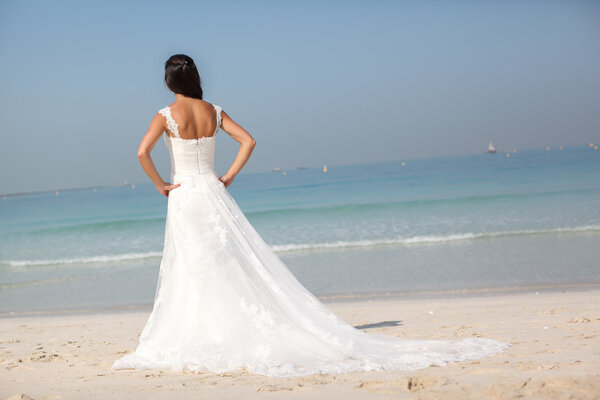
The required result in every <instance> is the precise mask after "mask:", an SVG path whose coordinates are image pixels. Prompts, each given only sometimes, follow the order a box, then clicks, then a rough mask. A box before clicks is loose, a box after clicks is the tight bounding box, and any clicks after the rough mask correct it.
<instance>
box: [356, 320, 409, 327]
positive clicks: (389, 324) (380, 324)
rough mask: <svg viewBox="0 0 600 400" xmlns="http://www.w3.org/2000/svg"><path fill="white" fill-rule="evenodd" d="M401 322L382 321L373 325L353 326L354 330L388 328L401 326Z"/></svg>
mask: <svg viewBox="0 0 600 400" xmlns="http://www.w3.org/2000/svg"><path fill="white" fill-rule="evenodd" d="M401 325H402V321H383V322H376V323H374V324H366V325H358V326H355V328H356V329H373V328H386V327H389V326H401Z"/></svg>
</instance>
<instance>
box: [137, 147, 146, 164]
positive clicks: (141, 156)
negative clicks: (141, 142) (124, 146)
mask: <svg viewBox="0 0 600 400" xmlns="http://www.w3.org/2000/svg"><path fill="white" fill-rule="evenodd" d="M148 154H149V153H148V152H147V151H146V150H142V149H140V150H138V153H137V158H138V160H140V161H141V160H143V159H145V158H146V157H148Z"/></svg>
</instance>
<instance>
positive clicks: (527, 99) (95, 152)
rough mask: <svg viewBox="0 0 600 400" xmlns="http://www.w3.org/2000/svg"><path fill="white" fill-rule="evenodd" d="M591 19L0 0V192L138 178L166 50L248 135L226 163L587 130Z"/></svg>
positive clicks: (360, 7) (573, 13) (588, 4)
mask: <svg viewBox="0 0 600 400" xmlns="http://www.w3.org/2000/svg"><path fill="white" fill-rule="evenodd" d="M599 37H600V2H596V1H551V0H548V1H510V0H504V1H458V0H457V1H427V0H421V1H370V2H367V1H362V2H359V1H294V2H292V1H246V2H242V1H238V2H229V1H218V2H216V1H215V2H202V1H194V2H184V1H169V2H165V1H161V2H158V1H156V2H153V1H144V2H141V1H140V2H132V1H129V2H128V1H122V2H110V1H101V2H100V1H98V2H82V1H71V2H66V1H52V2H47V1H6V0H0V53H1V59H2V62H1V63H0V88H1V90H0V119H1V120H2V122H3V124H2V130H1V132H0V134H1V139H2V146H0V168H1V171H2V172H1V173H0V185H1V189H0V193H12V192H20V191H34V190H48V189H61V188H70V187H78V186H93V185H105V184H119V183H122V182H123V181H125V180H128V181H130V182H147V178H146V176H145V174H144V172H143V170H142V169H141V167H140V166H139V164H138V161H137V157H136V153H137V148H138V145H139V142H140V140H141V138H142V137H143V135H144V134H145V132H146V130H147V128H148V125H149V123H150V121H151V119H152V117H153V116H154V114H155V113H156V111H157V110H158V109H160V108H162V107H163V106H165V105H167V104H170V103H171V102H172V101H173V100H174V96H173V95H172V94H171V93H170V92H169V91H168V89H167V88H166V87H165V85H164V83H163V68H164V62H165V61H166V59H167V58H168V57H169V56H170V55H172V54H176V53H185V54H188V55H189V56H191V57H192V58H193V59H194V60H195V62H196V64H197V65H198V67H199V70H200V74H201V78H202V80H203V88H204V91H205V100H207V101H209V102H211V103H215V104H218V105H221V106H222V107H223V109H224V110H225V111H227V113H228V114H229V115H230V116H231V117H232V118H233V119H234V120H236V121H237V122H238V123H240V124H241V125H242V126H244V127H245V128H246V129H247V130H248V131H249V132H250V133H251V134H252V135H253V136H254V138H255V139H256V141H257V146H256V148H255V151H254V153H253V155H252V157H251V159H250V160H249V161H248V163H247V164H246V166H245V168H244V170H243V171H242V173H246V172H259V171H267V170H270V169H272V168H273V167H275V166H279V167H281V168H282V169H292V168H296V167H297V166H322V165H323V164H327V165H328V166H335V165H343V164H356V163H365V162H373V161H391V160H409V159H414V158H427V157H435V156H448V155H460V154H471V153H477V152H481V151H483V150H484V149H485V148H486V147H487V144H488V141H490V140H492V141H493V142H494V144H495V145H496V147H497V148H498V149H499V150H503V149H512V148H517V149H526V148H536V147H545V146H547V145H549V146H558V145H564V146H568V145H578V144H586V143H589V142H598V141H600V113H599V110H600V41H599V40H598V38H599ZM219 135H221V137H220V138H219V139H218V140H217V154H216V168H217V171H218V172H219V174H223V173H225V172H226V171H227V169H228V168H229V165H230V164H231V163H232V162H233V160H234V158H235V155H236V152H237V149H238V144H237V142H235V141H234V140H233V139H232V138H230V137H229V136H227V134H226V133H224V132H223V131H221V132H220V133H219ZM153 157H154V159H155V161H156V163H157V165H158V167H159V171H160V172H161V173H162V174H163V177H164V178H166V179H167V178H168V173H169V167H170V166H169V161H168V155H167V153H166V151H165V149H164V144H162V142H159V143H158V144H157V147H156V150H155V152H154V153H153Z"/></svg>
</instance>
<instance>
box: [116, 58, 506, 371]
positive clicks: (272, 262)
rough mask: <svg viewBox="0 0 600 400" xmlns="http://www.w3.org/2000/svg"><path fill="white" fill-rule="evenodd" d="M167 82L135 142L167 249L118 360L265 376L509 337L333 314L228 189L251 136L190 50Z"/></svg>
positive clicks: (490, 349)
mask: <svg viewBox="0 0 600 400" xmlns="http://www.w3.org/2000/svg"><path fill="white" fill-rule="evenodd" d="M165 82H166V84H167V86H168V87H169V89H170V90H171V91H173V93H175V96H176V100H175V102H174V103H173V104H172V105H171V106H167V107H165V108H162V109H161V110H159V111H158V113H157V114H156V115H155V116H154V119H153V120H152V123H151V125H150V129H149V130H148V132H147V133H146V135H145V137H144V139H143V140H142V143H141V145H140V149H139V152H138V157H139V160H140V163H141V164H142V167H143V168H144V170H145V171H146V173H147V174H148V176H149V177H150V179H151V180H152V182H154V184H155V185H156V188H157V190H158V191H159V192H160V193H162V194H164V195H165V196H168V207H167V218H166V226H165V241H164V250H163V258H162V261H161V265H160V272H159V276H158V283H157V288H156V293H155V299H154V306H153V309H152V312H151V314H150V316H149V318H148V321H147V323H146V326H145V327H144V329H143V331H142V333H141V335H140V340H139V345H138V346H137V349H136V350H135V352H133V353H131V354H127V355H125V356H124V357H122V358H120V359H118V360H116V361H115V362H114V363H113V368H114V369H127V368H135V369H169V370H174V371H185V372H187V371H194V372H201V371H212V372H218V373H221V372H225V371H231V370H236V369H242V368H243V369H246V370H248V371H249V372H252V373H256V374H261V375H267V376H301V375H308V374H314V373H345V372H351V371H369V370H379V369H388V370H391V369H397V370H414V369H419V368H426V367H429V366H432V365H436V366H442V365H446V364H447V363H449V362H453V361H464V360H476V359H480V358H482V357H486V356H489V355H493V354H496V353H498V352H501V351H502V350H504V349H505V348H506V347H508V346H509V345H508V344H506V343H502V342H498V341H496V340H492V339H485V338H469V339H464V340H460V341H438V340H403V339H400V338H396V337H392V336H387V335H378V334H367V333H364V332H362V331H360V330H357V329H355V328H353V327H352V326H350V325H348V324H346V323H345V322H343V321H342V320H340V319H339V318H338V317H336V316H335V315H334V314H333V313H332V312H331V311H329V310H328V309H327V308H326V307H325V306H324V305H323V304H322V303H321V302H320V301H319V300H318V299H317V298H316V297H315V296H313V295H312V294H311V293H310V292H309V291H308V290H307V289H306V288H304V286H302V284H300V282H298V280H297V279H296V278H295V277H294V275H293V274H292V273H291V272H290V271H289V270H288V268H287V267H286V266H285V264H284V263H283V262H282V261H281V259H280V258H279V257H278V256H277V254H276V253H275V252H274V251H273V250H272V249H271V248H270V247H269V245H268V244H267V243H265V241H264V240H263V239H262V238H261V237H260V235H259V234H258V233H257V232H256V230H255V229H254V228H253V227H252V225H250V223H249V222H248V220H247V219H246V217H245V216H244V214H243V213H242V211H241V210H240V208H239V207H238V205H237V203H236V202H235V200H234V199H233V198H232V197H231V195H230V194H229V191H228V190H227V189H226V188H227V187H228V186H229V185H231V183H232V182H233V180H234V178H235V176H236V175H237V174H238V173H239V171H240V170H241V169H242V167H243V166H244V164H245V163H246V161H247V160H248V158H249V157H250V154H251V153H252V151H253V149H254V147H255V141H254V139H253V138H252V136H251V135H250V134H249V133H248V132H246V131H245V130H244V129H243V128H242V127H240V126H239V125H238V124H236V123H235V122H234V121H233V120H232V119H231V118H230V117H229V116H228V115H227V114H226V113H225V112H224V111H223V110H222V109H221V107H219V106H217V105H213V104H211V103H208V102H205V101H204V100H203V99H202V97H203V96H202V88H201V85H200V77H199V75H198V71H197V69H196V66H195V65H194V61H193V60H192V59H191V58H190V57H188V56H186V55H183V54H177V55H174V56H172V57H171V58H169V60H168V61H167V62H166V65H165ZM219 128H220V129H222V130H223V131H225V132H226V133H228V134H229V135H230V136H232V137H233V139H235V140H237V141H238V142H239V143H240V150H239V153H238V155H237V157H236V159H235V161H234V163H233V164H232V166H231V168H229V171H228V172H227V173H226V174H225V175H223V176H222V177H220V178H218V177H217V174H216V172H215V170H214V150H215V138H216V134H217V132H218V130H219ZM163 132H164V140H165V143H166V145H167V147H168V149H169V152H170V157H171V181H170V182H172V183H168V182H165V181H163V179H162V178H161V177H160V175H159V174H158V172H157V171H156V168H155V167H154V164H153V162H152V159H151V158H150V152H151V150H152V148H153V147H154V145H155V143H156V142H157V140H158V139H159V138H160V136H161V135H162V134H163Z"/></svg>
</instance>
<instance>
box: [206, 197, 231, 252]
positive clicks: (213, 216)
mask: <svg viewBox="0 0 600 400" xmlns="http://www.w3.org/2000/svg"><path fill="white" fill-rule="evenodd" d="M209 210H210V213H209V215H208V220H209V221H210V222H211V223H212V224H213V228H214V230H215V233H216V235H217V236H218V238H219V240H220V241H221V243H223V244H227V227H226V226H224V225H223V223H222V221H221V215H220V214H219V213H218V212H217V209H216V207H215V206H213V205H212V204H210V205H209Z"/></svg>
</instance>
